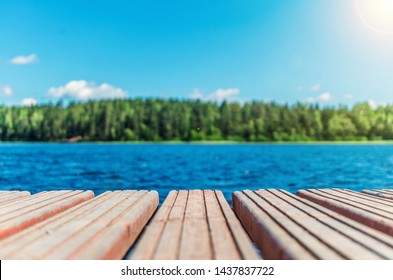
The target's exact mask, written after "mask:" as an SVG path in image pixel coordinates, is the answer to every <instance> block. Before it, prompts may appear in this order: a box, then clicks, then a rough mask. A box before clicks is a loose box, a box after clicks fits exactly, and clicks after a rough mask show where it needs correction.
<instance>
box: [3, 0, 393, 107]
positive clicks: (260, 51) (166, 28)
mask: <svg viewBox="0 0 393 280" xmlns="http://www.w3.org/2000/svg"><path fill="white" fill-rule="evenodd" d="M367 2H369V3H372V4H369V3H367ZM385 2H390V3H391V2H393V1H391V0H347V1H342V0H324V1H322V0H321V1H315V0H296V1H293V0H248V1H237V0H225V1H211V0H209V1H205V0H198V1H195V0H190V1H180V0H167V1H151V0H133V1H131V0H130V1H126V0H124V1H120V0H111V1H99V0H96V1H88V0H86V1H82V0H79V1H74V0H67V1H63V0H57V1H43V0H42V1H39V0H35V1H33V0H32V1H27V0H19V1H13V0H0V104H6V105H12V104H33V103H35V102H38V103H41V102H48V101H56V100H58V99H76V100H87V99H99V98H123V97H163V98H174V97H176V98H201V99H203V100H217V101H221V100H224V99H228V100H234V101H248V100H263V101H270V100H274V101H277V102H288V103H293V102H297V101H301V102H318V103H321V104H326V105H337V104H346V105H351V104H353V103H355V102H362V101H368V102H370V104H373V106H376V105H377V104H385V103H393V51H392V50H393V27H392V25H391V22H385V23H381V22H375V21H374V22H373V20H374V19H376V18H377V17H376V16H378V18H381V14H379V15H378V14H374V15H373V14H370V13H371V12H372V11H374V8H375V5H377V4H380V7H382V8H383V9H382V10H383V11H382V12H381V11H379V13H383V15H384V16H385V17H386V18H393V5H390V4H389V3H388V4H386V3H385ZM375 3H377V4H375ZM380 7H379V8H380ZM376 8H378V7H376ZM369 11H371V12H369ZM389 15H391V17H389ZM378 24H379V25H378Z"/></svg>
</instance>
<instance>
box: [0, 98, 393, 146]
mask: <svg viewBox="0 0 393 280" xmlns="http://www.w3.org/2000/svg"><path fill="white" fill-rule="evenodd" d="M76 137H77V138H78V139H83V140H86V141H168V140H181V141H202V140H206V141H216V140H234V141H313V140H317V141H318V140H384V139H393V106H385V107H382V106H380V107H378V108H377V109H372V108H371V107H370V106H369V105H368V104H367V103H359V104H357V105H355V106H353V108H351V109H350V108H347V107H324V108H321V107H319V106H318V105H316V104H314V105H311V104H301V103H298V104H294V105H282V104H276V103H263V102H257V101H255V102H246V103H244V104H239V103H228V102H223V103H220V104H218V103H212V102H202V101H199V100H166V99H119V100H101V101H89V102H85V103H73V102H72V103H70V104H68V105H67V106H63V105H62V104H61V103H58V104H46V105H39V106H31V107H17V106H15V107H7V106H0V140H1V141H66V140H67V139H75V138H76Z"/></svg>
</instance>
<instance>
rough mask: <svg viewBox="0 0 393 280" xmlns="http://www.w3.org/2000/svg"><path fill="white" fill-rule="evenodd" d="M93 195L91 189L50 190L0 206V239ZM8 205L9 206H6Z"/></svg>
mask: <svg viewBox="0 0 393 280" xmlns="http://www.w3.org/2000/svg"><path fill="white" fill-rule="evenodd" d="M92 197H94V193H93V192H91V191H85V192H82V191H66V192H62V191H59V192H50V193H48V194H45V195H37V196H35V195H33V196H31V199H29V200H23V201H21V202H20V203H12V204H9V205H4V206H3V207H1V208H0V210H1V212H2V214H1V215H0V239H3V238H6V237H8V236H10V235H12V234H15V233H17V232H19V231H21V230H23V229H25V228H27V227H29V226H32V225H34V224H36V223H38V222H41V221H43V220H45V219H47V218H49V217H52V216H54V215H56V214H58V213H60V212H63V211H65V210H67V209H69V208H71V207H73V206H75V205H77V204H79V203H82V202H84V201H86V200H88V199H91V198H92ZM8 206H9V207H8Z"/></svg>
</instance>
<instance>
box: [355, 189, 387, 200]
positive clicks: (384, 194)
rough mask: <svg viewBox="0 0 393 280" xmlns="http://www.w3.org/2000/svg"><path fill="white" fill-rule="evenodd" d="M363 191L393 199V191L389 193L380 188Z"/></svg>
mask: <svg viewBox="0 0 393 280" xmlns="http://www.w3.org/2000/svg"><path fill="white" fill-rule="evenodd" d="M362 193H365V194H368V195H373V196H377V197H381V198H386V199H392V200H393V193H392V194H391V193H389V192H386V191H383V190H380V191H379V190H378V191H374V190H362Z"/></svg>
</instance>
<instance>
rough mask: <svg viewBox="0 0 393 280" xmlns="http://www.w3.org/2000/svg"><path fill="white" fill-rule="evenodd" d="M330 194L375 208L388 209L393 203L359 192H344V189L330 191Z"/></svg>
mask: <svg viewBox="0 0 393 280" xmlns="http://www.w3.org/2000/svg"><path fill="white" fill-rule="evenodd" d="M331 192H332V193H333V194H337V193H339V194H344V195H346V197H347V198H349V199H352V200H355V201H357V202H361V203H364V204H366V205H376V207H379V206H388V207H390V208H391V207H393V201H391V200H389V199H385V198H379V197H375V196H370V195H367V194H365V193H361V192H355V191H353V190H346V189H336V188H334V189H332V190H331Z"/></svg>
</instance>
